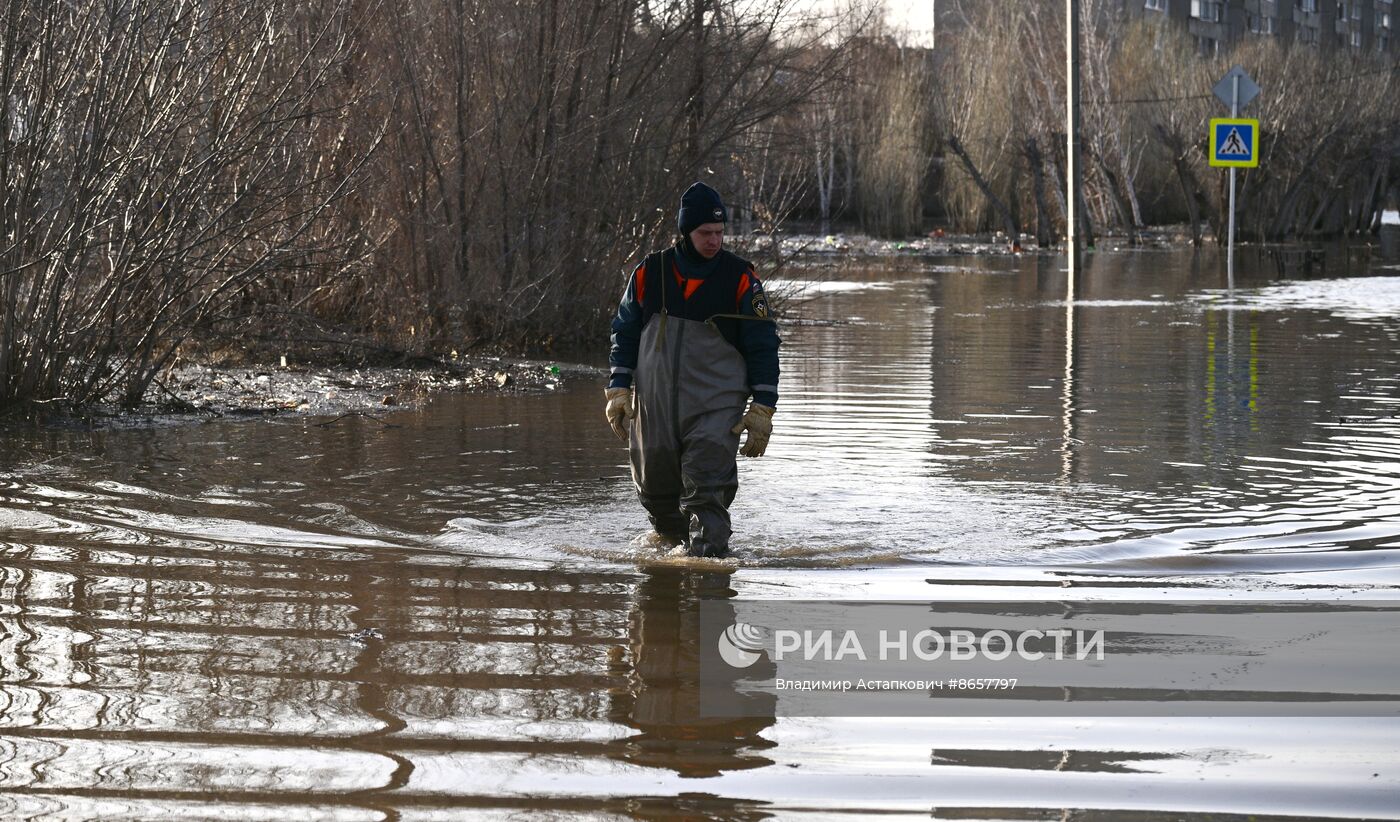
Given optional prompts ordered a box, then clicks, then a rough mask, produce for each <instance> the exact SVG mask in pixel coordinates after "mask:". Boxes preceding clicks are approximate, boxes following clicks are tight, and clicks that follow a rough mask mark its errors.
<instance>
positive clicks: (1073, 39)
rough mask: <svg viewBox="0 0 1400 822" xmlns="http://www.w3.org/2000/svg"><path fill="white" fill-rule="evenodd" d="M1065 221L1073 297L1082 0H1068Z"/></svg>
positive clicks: (1076, 261) (1076, 253)
mask: <svg viewBox="0 0 1400 822" xmlns="http://www.w3.org/2000/svg"><path fill="white" fill-rule="evenodd" d="M1065 64H1066V65H1065V97H1066V98H1067V100H1066V109H1067V110H1066V111H1065V182H1066V184H1067V185H1068V187H1069V191H1067V192H1066V195H1067V196H1066V197H1065V222H1066V223H1068V225H1067V226H1066V230H1067V231H1068V235H1069V236H1068V243H1067V245H1068V248H1067V253H1068V255H1069V293H1068V297H1069V299H1071V300H1072V299H1074V279H1075V276H1076V275H1077V274H1078V273H1079V197H1080V191H1081V189H1082V188H1083V179H1082V178H1083V170H1082V169H1081V168H1080V165H1079V0H1065Z"/></svg>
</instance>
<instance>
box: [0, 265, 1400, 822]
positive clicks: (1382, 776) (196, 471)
mask: <svg viewBox="0 0 1400 822" xmlns="http://www.w3.org/2000/svg"><path fill="white" fill-rule="evenodd" d="M1246 262H1248V259H1247V258H1246ZM1218 272H1219V261H1218V260H1217V259H1216V258H1214V257H1210V256H1205V257H1199V258H1197V257H1193V256H1192V255H1190V254H1189V253H1181V252H1140V253H1134V254H1103V255H1099V256H1098V257H1096V258H1095V259H1094V260H1093V264H1092V267H1091V269H1090V271H1089V272H1088V274H1087V275H1086V277H1085V279H1084V281H1083V282H1081V283H1080V284H1079V286H1078V289H1077V294H1076V299H1075V300H1074V301H1073V303H1072V304H1068V303H1066V301H1065V299H1064V296H1065V275H1064V273H1063V271H1062V270H1060V269H1059V267H1058V266H1057V265H1056V262H1055V261H1054V260H1035V259H1013V258H1000V259H971V260H969V259H938V260H922V261H919V262H917V263H904V264H900V265H894V264H878V265H877V264H871V265H869V266H865V267H860V268H858V269H856V270H855V271H848V272H845V273H843V274H842V276H841V278H840V279H832V278H831V276H830V271H828V270H826V269H813V270H812V271H809V272H806V273H804V274H803V275H802V276H801V277H798V278H795V280H796V281H799V282H801V283H805V286H804V287H803V288H801V289H800V292H799V293H798V294H797V298H798V299H800V300H802V302H801V304H800V306H799V307H798V311H799V312H800V314H801V315H802V316H803V317H805V318H807V319H808V320H810V321H811V322H808V323H804V324H797V325H790V326H788V327H787V328H786V330H785V340H786V344H785V347H784V350H783V356H784V361H783V368H784V375H783V397H782V401H781V403H780V409H779V413H778V416H777V419H776V421H775V435H774V439H773V443H772V446H771V447H770V451H769V456H767V457H765V458H764V459H762V460H759V461H746V462H744V464H743V465H742V467H741V471H742V482H743V488H742V489H741V491H740V496H739V500H738V501H737V502H736V504H735V508H734V513H735V519H736V528H737V532H738V536H737V539H736V543H735V547H736V550H737V554H738V561H737V563H736V565H735V567H734V568H731V569H724V570H723V571H716V570H713V569H711V570H705V569H693V568H684V567H667V566H664V565H661V566H658V565H657V563H655V562H654V561H653V560H654V550H653V549H652V548H651V547H649V546H648V545H647V544H645V541H644V540H641V539H639V537H640V536H641V535H643V534H644V533H645V526H644V520H643V518H642V516H641V513H640V509H639V508H638V506H637V505H636V504H635V502H634V501H633V500H632V499H631V497H630V487H629V481H628V479H627V475H626V462H625V453H624V451H623V450H622V448H621V447H620V446H619V445H618V443H617V442H616V441H615V440H613V439H612V438H611V435H610V433H609V431H608V429H607V426H606V425H605V424H604V423H603V421H602V416H601V409H602V403H601V394H602V392H601V390H599V389H600V387H601V377H600V379H599V381H598V384H596V385H595V384H591V383H589V382H588V381H587V380H583V381H575V382H574V383H573V384H572V385H569V386H567V387H566V388H565V389H564V390H561V391H557V392H545V393H540V394H535V395H527V396H512V397H499V396H489V395H486V396H476V395H466V396H450V395H443V396H439V397H437V398H435V399H433V400H432V401H431V402H429V403H428V404H427V405H425V406H424V407H422V408H418V409H408V410H402V411H398V412H395V413H393V414H391V415H388V416H385V420H386V421H387V422H388V423H390V425H388V426H386V425H384V424H382V423H380V422H378V421H375V420H371V419H366V418H350V419H342V420H340V421H338V422H336V423H335V424H332V425H324V426H322V425H317V423H318V422H325V421H326V420H325V418H315V419H300V418H292V419H280V420H272V421H227V422H224V421H216V422H207V423H202V424H188V425H179V426H169V427H158V428H151V429H139V430H122V431H105V432H83V431H43V432H33V431H28V432H9V433H7V434H6V435H5V436H4V439H3V441H0V458H2V459H3V463H0V465H3V471H4V473H3V476H0V482H3V485H0V489H3V490H0V493H3V495H4V500H3V507H0V538H2V539H3V543H0V551H3V554H2V555H0V572H3V577H0V586H3V589H2V590H3V594H0V626H2V627H3V633H0V818H3V819H12V818H13V819H30V818H35V819H39V818H51V819H65V820H67V819H102V820H114V819H154V818H171V819H278V820H296V819H317V820H319V819H347V820H360V819H404V820H437V819H463V818H473V819H475V818H483V819H505V818H512V819H514V818H541V817H545V818H588V819H653V818H657V819H662V818H723V819H764V818H770V817H774V818H800V819H817V818H857V817H860V816H864V815H868V814H873V813H876V812H883V813H891V814H896V815H898V814H908V815H910V816H918V817H920V818H929V817H930V815H931V816H932V817H933V818H940V819H1017V820H1020V819H1061V818H1070V819H1080V820H1091V819H1092V820H1098V819H1134V820H1143V821H1144V822H1146V821H1147V820H1159V819H1160V820H1164V819H1187V820H1208V819H1209V820H1224V819H1244V818H1255V819H1267V818H1275V817H1279V818H1281V817H1290V816H1291V817H1302V818H1339V819H1340V818H1348V819H1356V818H1392V819H1393V818H1400V721H1397V720H1396V719H1394V718H1365V719H1309V718H1282V719H1280V718H1272V719H1269V718H1258V719H1246V718H1236V719H1219V718H1190V717H1187V718H1174V719H1169V718H1153V719H1147V718H1139V719H1134V718H1113V719H1105V718H1091V717H1086V718H1083V719H1073V720H1070V719H1027V718H1015V719H1011V718H998V717H985V718H976V719H963V718H946V717H945V718H939V717H921V718H873V719H872V718H840V717H838V718H824V719H811V718H792V717H768V718H763V717H759V718H752V717H751V718H747V719H743V720H734V721H715V720H712V719H707V718H705V717H701V716H699V715H698V714H697V712H696V708H695V703H694V686H695V655H694V649H693V648H692V647H690V644H689V643H688V641H687V636H688V634H687V631H688V630H689V628H690V627H691V626H690V622H691V621H692V617H693V613H694V611H695V609H696V607H697V603H698V602H700V601H701V600H702V599H705V598H716V597H720V598H722V597H783V598H793V599H803V598H805V599H817V598H841V597H847V598H865V599H927V598H936V597H951V598H959V597H965V596H972V597H987V598H992V597H1003V598H1018V599H1027V598H1029V599H1035V598H1053V597H1059V596H1061V595H1062V594H1063V592H1064V590H1065V588H1066V587H1067V586H1068V587H1071V588H1073V589H1074V590H1075V591H1076V593H1077V594H1079V595H1087V596H1093V595H1094V594H1095V593H1096V592H1103V593H1110V592H1113V591H1117V590H1121V589H1122V587H1123V586H1125V585H1126V586H1130V587H1131V588H1132V589H1133V590H1134V591H1135V595H1137V596H1144V597H1146V596H1157V597H1179V598H1183V599H1202V598H1214V597H1220V598H1240V597H1250V596H1268V597H1280V598H1296V599H1303V600H1306V599H1310V598H1317V599H1333V598H1338V597H1345V596H1356V595H1365V596H1368V597H1371V598H1386V599H1394V598H1396V595H1397V590H1400V419H1397V418H1396V416H1397V415H1400V353H1398V352H1400V345H1397V343H1398V342H1400V339H1397V338H1400V271H1397V270H1386V269H1375V270H1373V271H1372V274H1371V276H1366V277H1359V276H1353V277H1345V278H1339V279H1331V280H1324V279H1307V280H1289V281H1275V280H1274V276H1273V275H1274V272H1273V270H1272V269H1271V268H1268V269H1266V268H1262V267H1261V268H1259V269H1258V270H1257V271H1250V270H1248V269H1247V270H1246V271H1245V272H1244V274H1243V275H1242V278H1241V282H1240V286H1241V287H1240V288H1239V289H1237V290H1236V291H1235V292H1233V293H1226V292H1225V291H1224V290H1223V289H1222V287H1221V286H1222V283H1221V280H1220V276H1219V273H1218ZM771 286H772V287H773V288H775V289H778V290H781V289H782V288H783V287H784V284H783V283H772V284H771ZM787 287H788V288H793V287H794V286H793V285H792V284H788V286H787ZM601 336H602V331H601V330H600V338H601ZM1261 698H1262V696H1261Z"/></svg>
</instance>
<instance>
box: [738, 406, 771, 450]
mask: <svg viewBox="0 0 1400 822" xmlns="http://www.w3.org/2000/svg"><path fill="white" fill-rule="evenodd" d="M746 429H747V430H748V432H749V436H748V439H746V440H745V441H744V447H743V448H740V449H739V453H740V454H743V455H744V456H746V457H761V456H763V452H764V451H767V450H768V438H769V437H770V436H772V435H773V409H772V408H769V407H768V406H766V405H759V404H758V403H756V402H754V403H749V413H747V414H745V415H744V418H743V419H742V420H739V424H738V425H736V426H734V428H733V429H732V430H731V431H730V433H731V434H739V433H743V431H745V430H746Z"/></svg>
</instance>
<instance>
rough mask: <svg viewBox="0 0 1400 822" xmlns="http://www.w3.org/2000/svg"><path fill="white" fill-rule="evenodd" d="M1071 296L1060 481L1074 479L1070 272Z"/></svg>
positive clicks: (1067, 311)
mask: <svg viewBox="0 0 1400 822" xmlns="http://www.w3.org/2000/svg"><path fill="white" fill-rule="evenodd" d="M1069 290H1070V296H1069V299H1067V300H1065V378H1064V385H1063V387H1062V388H1061V391H1060V414H1061V440H1060V482H1061V483H1069V482H1070V481H1071V480H1073V479H1074V447H1075V446H1076V445H1078V444H1079V440H1078V439H1077V438H1075V436H1074V273H1073V272H1070V286H1069Z"/></svg>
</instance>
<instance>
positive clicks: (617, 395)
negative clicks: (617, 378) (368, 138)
mask: <svg viewBox="0 0 1400 822" xmlns="http://www.w3.org/2000/svg"><path fill="white" fill-rule="evenodd" d="M607 397H608V407H607V410H606V411H604V413H605V414H607V415H608V425H611V426H612V430H613V433H614V434H616V435H617V438H618V439H620V440H622V441H623V442H627V423H626V420H630V419H632V418H633V417H634V416H636V414H637V411H636V409H635V408H633V407H632V389H630V388H609V389H608V390H607Z"/></svg>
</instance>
